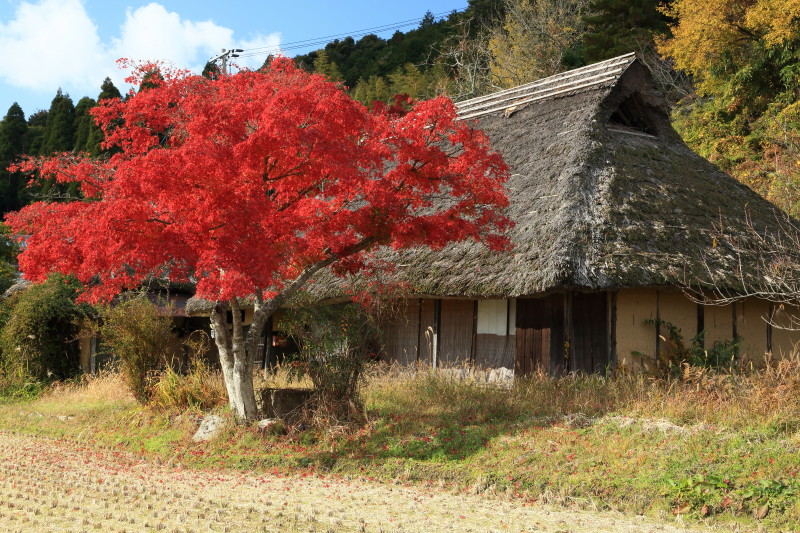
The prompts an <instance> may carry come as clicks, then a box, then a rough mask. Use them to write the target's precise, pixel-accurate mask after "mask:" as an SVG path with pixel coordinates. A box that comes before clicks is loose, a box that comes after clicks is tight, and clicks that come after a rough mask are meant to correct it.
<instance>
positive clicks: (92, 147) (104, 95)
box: [76, 78, 122, 155]
mask: <svg viewBox="0 0 800 533" xmlns="http://www.w3.org/2000/svg"><path fill="white" fill-rule="evenodd" d="M120 98H122V94H121V93H120V92H119V89H117V88H116V86H115V85H114V83H113V82H112V81H111V78H106V79H105V80H103V84H102V85H101V86H100V94H98V95H97V104H95V105H99V104H100V103H102V102H103V100H118V99H120ZM103 140H104V136H103V130H101V129H100V128H99V127H98V126H97V124H95V122H94V120H92V122H91V127H90V128H89V137H88V138H87V139H86V145H85V147H84V148H83V149H84V150H85V151H86V152H89V153H90V154H92V155H99V154H101V153H102V152H103V149H102V148H100V144H101V143H102V142H103ZM76 148H77V147H76Z"/></svg>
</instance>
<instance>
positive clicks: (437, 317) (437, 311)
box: [431, 298, 442, 368]
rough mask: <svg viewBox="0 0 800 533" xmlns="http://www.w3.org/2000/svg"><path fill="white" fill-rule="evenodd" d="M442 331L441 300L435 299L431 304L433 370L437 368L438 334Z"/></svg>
mask: <svg viewBox="0 0 800 533" xmlns="http://www.w3.org/2000/svg"><path fill="white" fill-rule="evenodd" d="M441 329H442V300H441V299H440V298H437V299H436V300H434V302H433V350H431V352H432V354H431V357H432V358H433V368H439V332H440V331H441Z"/></svg>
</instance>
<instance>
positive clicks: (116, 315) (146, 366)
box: [100, 294, 176, 403]
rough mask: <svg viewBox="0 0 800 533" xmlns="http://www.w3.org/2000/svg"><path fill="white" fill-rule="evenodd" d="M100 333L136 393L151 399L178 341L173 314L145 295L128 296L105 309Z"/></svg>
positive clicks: (136, 396)
mask: <svg viewBox="0 0 800 533" xmlns="http://www.w3.org/2000/svg"><path fill="white" fill-rule="evenodd" d="M100 336H101V337H102V339H103V343H104V346H105V349H106V350H107V351H108V352H109V353H110V354H111V355H112V356H114V357H116V358H117V360H118V362H119V370H120V372H121V374H122V377H123V379H124V380H125V383H126V384H127V385H128V387H129V388H130V390H131V392H132V393H133V395H134V397H135V398H136V399H137V400H138V401H139V402H141V403H147V401H148V400H149V399H150V398H151V396H152V394H153V390H152V386H153V384H154V383H155V381H156V378H157V374H158V373H159V372H160V371H162V370H163V369H164V368H165V367H166V365H167V363H168V362H169V360H170V358H171V356H172V347H173V346H175V345H176V342H175V340H174V339H175V337H176V336H175V333H174V332H173V323H172V318H171V317H169V316H165V315H161V314H159V312H158V307H157V306H156V305H154V304H153V303H151V302H150V300H148V299H147V297H146V296H145V295H143V294H140V295H134V296H128V297H127V298H123V299H122V300H121V301H120V302H119V303H117V304H115V305H112V306H109V307H106V308H105V309H104V310H103V312H102V326H101V327H100Z"/></svg>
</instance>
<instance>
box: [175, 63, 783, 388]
mask: <svg viewBox="0 0 800 533" xmlns="http://www.w3.org/2000/svg"><path fill="white" fill-rule="evenodd" d="M458 109H459V115H460V117H461V119H463V120H468V121H474V122H475V124H476V126H477V127H480V128H481V129H483V130H484V131H485V132H486V133H487V134H488V136H489V138H490V139H491V142H492V145H493V147H494V149H495V150H497V151H499V152H500V153H502V155H503V157H504V159H505V161H506V162H507V163H508V165H509V166H510V167H511V172H512V177H511V179H510V180H509V182H508V183H507V189H508V194H509V199H510V207H509V208H508V215H509V216H510V218H512V219H513V220H514V222H515V226H514V228H513V229H512V230H510V232H509V236H510V238H511V241H512V243H513V249H512V250H511V251H509V252H507V253H496V252H490V251H488V250H487V249H486V248H485V247H484V246H482V245H480V244H477V243H473V242H465V243H459V244H453V245H451V246H448V247H446V248H445V249H444V250H440V251H431V250H429V249H416V250H405V251H399V252H394V251H389V250H382V251H379V252H378V255H381V256H382V258H383V259H385V260H386V261H388V262H390V263H392V264H393V265H395V268H393V269H387V271H385V272H382V274H381V275H382V278H383V279H382V280H381V281H383V282H385V283H387V284H389V285H391V286H403V287H405V288H406V289H405V290H406V291H407V293H406V294H407V297H406V298H405V299H404V300H403V301H402V302H401V303H400V312H399V316H398V317H397V318H396V319H395V320H394V322H393V323H391V324H389V325H388V326H387V328H386V331H385V352H386V357H387V358H388V359H390V360H395V361H398V362H400V363H406V364H408V363H414V362H425V363H431V364H434V365H440V364H447V363H454V362H457V361H465V360H466V361H469V362H471V363H475V364H480V365H489V366H502V367H513V368H515V370H516V371H517V372H519V373H525V372H530V371H532V370H534V369H536V368H540V369H543V370H545V371H550V372H560V371H596V370H603V369H607V368H611V367H617V366H622V367H628V368H631V367H639V366H645V367H648V366H652V365H655V364H658V362H657V361H658V358H657V357H656V355H657V354H661V355H664V354H666V353H668V352H669V351H670V349H672V347H671V346H670V342H669V337H668V334H667V332H666V331H662V329H664V330H665V329H666V328H667V326H668V324H670V325H674V326H676V327H678V328H680V331H681V334H682V335H683V337H684V339H685V340H686V341H687V344H688V341H689V339H691V338H693V337H695V336H696V335H698V334H699V333H701V332H705V334H704V336H703V341H702V342H703V343H704V344H705V346H707V347H711V346H712V345H713V344H714V343H720V342H722V343H724V342H725V341H730V340H732V339H736V338H740V339H741V349H742V351H743V352H745V353H748V354H750V355H751V356H755V357H757V356H760V355H763V354H764V353H765V352H773V351H774V352H781V351H784V352H786V351H789V350H790V349H791V348H792V341H793V340H794V339H793V338H792V336H791V335H790V333H788V332H786V331H783V330H777V329H776V330H774V331H773V328H772V327H771V326H770V325H769V324H768V323H767V322H766V321H765V320H764V317H765V316H767V315H769V316H772V315H773V314H774V313H776V312H778V311H777V310H776V309H775V308H774V307H773V306H772V305H771V304H769V303H768V302H765V301H760V300H755V299H747V300H742V301H739V302H737V303H736V304H730V305H727V306H707V305H699V304H696V303H694V302H693V301H691V300H690V299H689V298H687V297H686V296H685V295H684V294H683V292H682V291H681V290H680V289H679V288H678V285H680V282H681V280H685V281H686V282H689V283H692V284H696V285H701V284H703V283H717V284H719V283H722V284H729V285H730V286H734V285H735V284H736V282H737V280H738V279H739V277H740V276H741V275H744V276H750V277H754V278H758V277H759V276H761V275H762V274H761V273H760V272H758V271H757V270H756V268H755V267H754V266H753V265H754V264H755V262H753V264H751V263H750V262H748V261H747V260H746V259H747V258H744V261H740V259H742V258H741V257H740V254H739V253H738V252H739V250H737V249H735V248H733V247H732V246H731V245H730V244H728V241H725V240H719V241H718V240H717V239H716V238H715V237H716V233H717V230H718V229H719V228H720V226H724V228H725V233H726V234H727V235H729V236H732V237H733V240H738V242H739V243H740V246H741V247H743V248H745V249H746V248H747V242H748V240H750V239H753V238H754V234H753V232H752V228H756V229H757V230H759V231H764V230H767V231H778V230H779V228H778V226H779V224H778V220H780V219H781V218H782V216H783V215H782V214H781V213H780V212H779V211H778V210H777V208H775V207H774V206H773V205H772V204H770V203H769V202H768V201H766V200H765V199H763V198H762V197H760V196H759V195H757V194H756V193H754V192H753V191H752V190H750V189H749V188H748V187H746V186H744V185H742V184H741V183H739V182H738V181H736V180H734V179H733V178H731V177H730V176H728V175H727V174H725V173H723V172H721V171H720V170H719V169H717V168H716V167H715V166H714V165H712V164H711V163H709V162H708V161H706V160H705V159H703V158H702V157H700V156H699V155H697V154H695V153H694V152H692V151H691V150H690V149H689V148H688V147H687V146H686V144H685V143H684V142H683V141H682V140H681V138H680V136H679V135H678V134H677V133H676V132H675V131H674V130H673V129H672V126H671V125H670V121H669V113H668V108H667V104H666V101H665V100H664V98H663V96H662V95H661V94H660V93H659V91H658V89H657V88H656V86H655V84H654V82H653V80H652V78H651V76H650V73H649V72H648V70H647V69H646V68H645V67H644V66H643V65H642V64H641V63H640V61H639V60H638V59H637V58H636V56H635V54H627V55H624V56H620V57H617V58H614V59H610V60H608V61H603V62H601V63H597V64H594V65H589V66H587V67H583V68H580V69H576V70H572V71H569V72H566V73H563V74H559V75H556V76H552V77H549V78H545V79H542V80H539V81H536V82H533V83H529V84H526V85H522V86H519V87H515V88H513V89H508V90H504V91H500V92H496V93H494V94H491V95H488V96H483V97H480V98H475V99H472V100H468V101H464V102H461V103H459V104H458ZM321 274H322V275H320V276H317V278H316V279H315V280H312V281H313V283H312V285H311V287H310V292H312V294H314V295H315V296H317V297H319V298H335V297H341V296H342V294H344V289H345V287H348V288H349V287H350V286H352V285H356V286H358V285H359V284H360V283H363V282H364V281H365V280H364V279H363V277H362V278H355V279H350V280H340V279H334V278H332V277H331V276H330V275H326V274H325V273H321ZM207 304H208V302H203V301H190V302H189V304H188V305H187V313H188V314H197V313H199V312H203V311H204V310H206V308H207V307H208V305H207ZM667 323H668V324H667ZM271 333H272V332H269V331H268V332H267V336H268V337H267V339H269V338H270V337H269V335H271ZM265 344H266V345H267V351H269V342H266V343H265ZM267 359H269V357H267Z"/></svg>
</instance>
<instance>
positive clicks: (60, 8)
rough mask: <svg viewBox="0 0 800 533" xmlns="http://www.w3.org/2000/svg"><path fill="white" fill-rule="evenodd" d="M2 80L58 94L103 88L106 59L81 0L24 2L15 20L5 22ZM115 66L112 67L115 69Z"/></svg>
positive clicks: (0, 35)
mask: <svg viewBox="0 0 800 533" xmlns="http://www.w3.org/2000/svg"><path fill="white" fill-rule="evenodd" d="M0 50H2V51H3V53H2V54H0V77H2V78H3V79H4V80H5V81H6V82H7V83H10V84H12V85H15V86H17V87H21V88H26V89H33V90H54V89H55V88H56V87H58V86H70V85H74V86H80V87H83V86H86V84H87V83H89V82H90V80H91V83H92V84H93V85H98V87H99V82H101V81H102V80H103V77H102V76H101V77H100V79H99V80H98V79H97V78H96V76H97V70H98V66H99V65H101V64H103V63H106V62H107V59H106V54H105V52H104V50H103V47H102V46H101V44H100V39H99V37H98V35H97V27H96V26H95V25H94V24H93V23H92V21H91V20H90V19H89V16H88V15H87V13H86V11H85V10H84V8H83V5H82V3H81V2H80V0H42V1H40V2H39V3H37V4H31V3H27V2H23V3H21V4H20V5H19V7H18V8H17V11H16V13H15V16H14V19H12V20H10V21H8V22H7V23H3V22H2V21H0ZM112 67H113V65H112Z"/></svg>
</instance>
